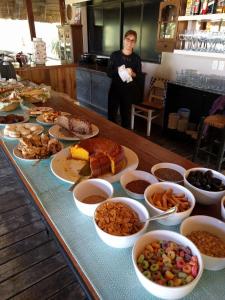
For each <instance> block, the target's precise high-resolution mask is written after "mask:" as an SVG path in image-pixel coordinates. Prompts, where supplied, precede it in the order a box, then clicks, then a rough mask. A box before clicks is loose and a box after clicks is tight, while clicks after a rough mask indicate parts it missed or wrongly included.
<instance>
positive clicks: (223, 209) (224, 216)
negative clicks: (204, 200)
mask: <svg viewBox="0 0 225 300" xmlns="http://www.w3.org/2000/svg"><path fill="white" fill-rule="evenodd" d="M221 216H222V219H223V220H224V222H225V196H224V197H223V198H222V199H221Z"/></svg>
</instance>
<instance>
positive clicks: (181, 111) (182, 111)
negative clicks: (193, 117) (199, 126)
mask: <svg viewBox="0 0 225 300" xmlns="http://www.w3.org/2000/svg"><path fill="white" fill-rule="evenodd" d="M177 113H178V114H179V116H180V117H181V118H184V119H189V116H190V113H191V111H190V109H188V108H184V107H182V108H179V109H178V111H177Z"/></svg>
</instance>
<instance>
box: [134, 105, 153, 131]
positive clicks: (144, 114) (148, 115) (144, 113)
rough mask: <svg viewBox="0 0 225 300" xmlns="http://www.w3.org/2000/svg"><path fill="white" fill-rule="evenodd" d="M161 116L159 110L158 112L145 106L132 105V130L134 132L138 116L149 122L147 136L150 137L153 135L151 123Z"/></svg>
mask: <svg viewBox="0 0 225 300" xmlns="http://www.w3.org/2000/svg"><path fill="white" fill-rule="evenodd" d="M158 115H159V110H158V111H157V110H156V109H154V108H150V107H148V106H147V105H144V104H139V105H136V104H132V107H131V129H132V130H134V117H135V116H138V117H140V118H142V119H145V120H147V133H146V135H147V136H150V133H151V123H152V120H154V119H155V118H157V117H158Z"/></svg>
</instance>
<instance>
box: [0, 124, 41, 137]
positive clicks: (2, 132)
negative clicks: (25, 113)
mask: <svg viewBox="0 0 225 300" xmlns="http://www.w3.org/2000/svg"><path fill="white" fill-rule="evenodd" d="M8 125H11V124H8ZM13 125H17V124H13ZM24 125H29V127H32V126H34V125H35V126H38V129H37V130H36V131H35V134H37V135H39V134H41V133H42V132H43V131H44V127H43V126H41V125H37V124H35V123H24V124H18V126H24ZM30 134H33V132H31V133H30ZM0 135H1V137H3V138H7V139H10V140H17V139H20V138H22V137H24V136H20V137H11V136H8V135H5V134H4V131H3V130H1V131H0Z"/></svg>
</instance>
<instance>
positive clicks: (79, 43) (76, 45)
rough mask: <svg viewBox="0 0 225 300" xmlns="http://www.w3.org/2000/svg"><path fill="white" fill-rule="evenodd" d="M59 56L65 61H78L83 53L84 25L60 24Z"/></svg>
mask: <svg viewBox="0 0 225 300" xmlns="http://www.w3.org/2000/svg"><path fill="white" fill-rule="evenodd" d="M57 27H58V36H59V56H60V59H61V61H63V62H67V63H69V62H78V61H79V59H80V56H81V54H82V53H83V36H82V25H77V24H71V25H68V24H66V25H59V26H57Z"/></svg>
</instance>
